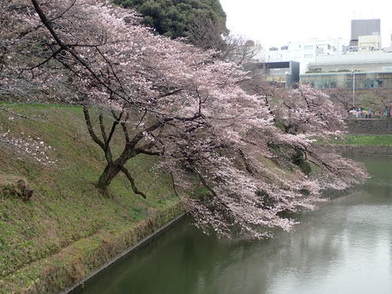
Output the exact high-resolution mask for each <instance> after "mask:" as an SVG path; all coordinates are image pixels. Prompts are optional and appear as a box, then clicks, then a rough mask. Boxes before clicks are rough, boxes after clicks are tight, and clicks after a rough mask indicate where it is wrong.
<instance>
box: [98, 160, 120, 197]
mask: <svg viewBox="0 0 392 294" xmlns="http://www.w3.org/2000/svg"><path fill="white" fill-rule="evenodd" d="M120 171H121V166H119V165H115V164H110V163H109V164H108V165H107V166H106V167H105V169H104V171H103V173H102V174H101V176H100V177H99V180H98V183H97V187H98V188H99V189H102V190H104V191H105V190H106V189H107V187H108V186H109V185H110V183H111V182H112V180H113V179H114V177H115V176H117V175H118V173H119V172H120Z"/></svg>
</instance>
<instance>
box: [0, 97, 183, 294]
mask: <svg viewBox="0 0 392 294" xmlns="http://www.w3.org/2000/svg"><path fill="white" fill-rule="evenodd" d="M0 107H1V110H0V136H1V135H3V134H7V136H11V137H13V138H21V139H23V138H24V137H29V136H30V137H31V138H35V139H37V138H39V140H42V141H43V142H45V144H48V145H50V146H51V147H52V148H51V149H50V150H49V151H48V156H49V157H50V158H51V159H53V160H55V164H50V165H43V164H41V163H39V162H38V161H37V160H35V159H34V158H33V157H31V156H29V155H28V153H24V152H21V151H23V150H17V148H15V147H14V146H12V144H7V142H6V141H4V140H0V177H1V179H0V182H3V183H6V184H7V189H5V190H4V189H3V190H1V191H0V293H55V292H58V291H60V290H62V289H64V288H66V287H69V286H71V285H72V284H73V283H75V282H77V281H78V280H81V279H82V278H83V277H85V276H86V275H88V274H89V273H90V272H91V271H93V270H94V269H95V268H97V267H98V266H100V265H102V264H104V263H105V262H107V261H108V260H110V259H111V258H113V257H114V256H115V255H117V254H119V253H120V252H122V251H123V250H125V249H126V248H128V247H130V246H132V245H134V244H136V243H137V242H138V241H139V240H141V239H142V238H144V237H146V236H147V235H148V234H150V233H152V232H154V231H155V230H156V229H158V228H159V227H160V226H162V225H163V224H165V223H166V222H168V221H170V220H171V219H173V218H174V217H176V216H178V215H179V214H181V213H182V208H181V204H180V201H179V199H178V197H177V196H176V195H175V193H174V191H173V187H172V183H171V178H170V177H169V176H168V175H166V174H164V173H162V172H159V171H158V170H156V169H154V165H155V163H156V160H157V158H155V157H152V156H143V155H141V156H138V157H136V158H135V159H133V160H131V161H130V162H129V163H128V168H129V170H132V172H133V174H134V176H135V178H136V181H137V184H138V187H139V188H140V189H141V190H143V191H145V192H146V193H147V196H148V197H147V199H143V198H141V197H140V196H138V195H135V194H134V193H133V192H132V189H131V188H130V184H129V182H128V180H127V179H126V178H125V177H123V176H122V175H119V176H118V177H117V178H116V179H115V180H114V181H113V183H112V184H111V186H110V189H109V193H108V195H102V194H101V193H100V191H98V190H97V189H96V187H95V185H94V183H95V182H96V181H97V179H98V177H99V175H100V173H101V172H102V169H103V168H104V158H103V154H102V153H101V152H100V150H99V149H98V148H97V146H96V145H95V144H94V143H93V142H92V141H91V139H90V137H89V135H88V133H87V130H86V127H85V124H84V120H83V114H82V110H81V108H79V107H65V106H58V105H11V104H0ZM116 140H117V144H118V149H119V150H120V147H121V138H116ZM10 179H11V181H12V179H15V180H16V181H19V184H20V183H26V185H28V189H29V190H28V191H30V189H31V190H32V191H33V196H32V197H31V198H28V199H26V198H23V197H19V196H18V195H19V194H20V193H19V192H17V190H15V191H16V192H15V193H11V192H12V190H10V189H11V188H12V183H11V184H10V183H9V181H10ZM10 187H11V188H10Z"/></svg>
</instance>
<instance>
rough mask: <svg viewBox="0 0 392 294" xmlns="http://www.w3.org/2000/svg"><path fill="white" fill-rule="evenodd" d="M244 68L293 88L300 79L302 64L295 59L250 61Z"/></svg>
mask: <svg viewBox="0 0 392 294" xmlns="http://www.w3.org/2000/svg"><path fill="white" fill-rule="evenodd" d="M244 68H245V69H246V70H248V71H251V72H252V73H253V74H255V75H258V76H261V77H262V78H263V80H265V81H268V82H270V83H273V84H275V85H277V86H279V87H282V88H283V87H284V88H292V87H293V86H295V85H298V83H299V81H300V64H299V62H295V61H280V62H257V63H248V64H246V65H245V66H244Z"/></svg>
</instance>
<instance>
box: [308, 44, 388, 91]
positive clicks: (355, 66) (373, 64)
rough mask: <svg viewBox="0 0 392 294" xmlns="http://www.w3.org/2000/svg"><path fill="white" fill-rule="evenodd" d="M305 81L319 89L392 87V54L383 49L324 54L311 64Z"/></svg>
mask: <svg viewBox="0 0 392 294" xmlns="http://www.w3.org/2000/svg"><path fill="white" fill-rule="evenodd" d="M301 83H306V84H311V85H312V86H314V87H315V88H319V89H328V88H343V89H352V88H353V87H355V88H356V89H358V90H360V89H374V88H386V89H392V54H391V53H385V52H382V51H379V52H376V53H372V54H369V53H356V54H347V55H341V56H330V57H323V58H320V59H319V60H318V61H317V62H315V63H311V64H309V66H308V70H307V72H306V73H305V74H302V75H301Z"/></svg>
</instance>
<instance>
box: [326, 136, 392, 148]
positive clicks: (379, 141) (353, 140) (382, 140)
mask: <svg viewBox="0 0 392 294" xmlns="http://www.w3.org/2000/svg"><path fill="white" fill-rule="evenodd" d="M333 143H334V144H339V145H354V146H392V135H346V136H345V137H344V138H343V139H342V140H339V141H335V142H333Z"/></svg>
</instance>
